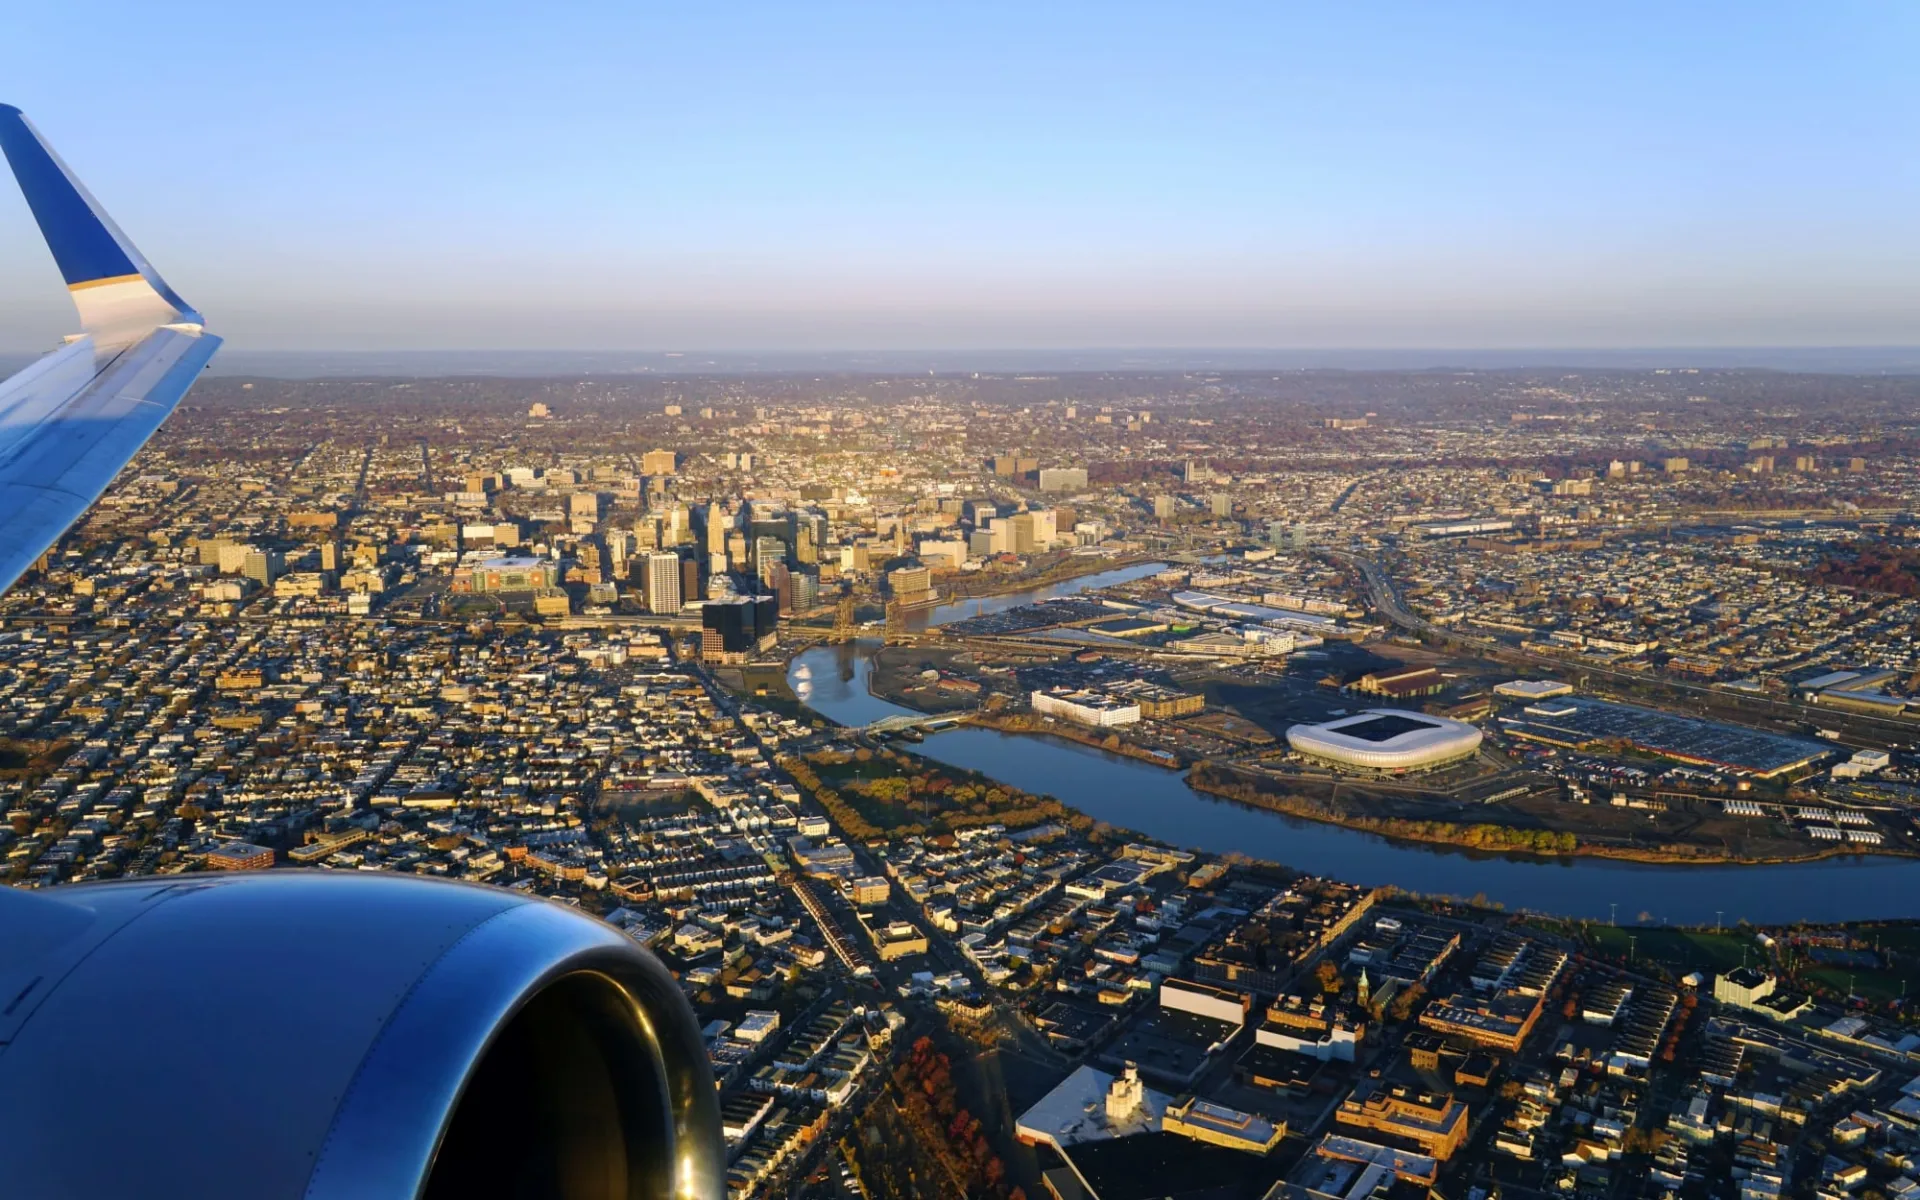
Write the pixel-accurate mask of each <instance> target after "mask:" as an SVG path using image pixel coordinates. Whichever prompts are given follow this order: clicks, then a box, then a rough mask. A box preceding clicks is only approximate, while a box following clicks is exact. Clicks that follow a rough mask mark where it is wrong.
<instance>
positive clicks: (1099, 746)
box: [810, 557, 1916, 866]
mask: <svg viewBox="0 0 1920 1200" xmlns="http://www.w3.org/2000/svg"><path fill="white" fill-rule="evenodd" d="M1134 561H1138V562H1155V561H1159V560H1157V559H1155V558H1152V557H1146V558H1141V559H1138V560H1134ZM1129 565H1133V563H1132V562H1130V561H1122V562H1119V563H1106V564H1102V565H1100V566H1099V567H1098V569H1097V570H1089V571H1084V572H1078V573H1076V574H1098V573H1100V571H1105V570H1116V569H1120V568H1123V567H1125V566H1129ZM1072 577H1075V576H1074V575H1066V576H1062V577H1061V578H1072ZM1054 582H1058V580H1055V581H1054ZM1034 586H1044V584H1041V585H1036V584H1034V583H1033V581H1032V580H1021V581H1019V586H1017V587H1016V586H1011V585H1010V586H1009V587H1008V588H1007V589H1005V590H1008V591H1018V590H1023V589H1025V588H1031V587H1034ZM985 596H986V593H981V594H980V595H979V596H978V597H977V598H982V599H984V598H985ZM967 598H968V599H973V598H976V597H973V596H969V597H967ZM873 685H874V679H873V677H872V676H871V675H870V676H869V678H868V681H867V691H868V694H869V695H872V696H874V697H876V698H878V699H882V700H887V701H888V702H890V703H894V704H899V705H900V706H901V707H903V708H913V709H914V710H915V711H924V710H922V709H919V708H917V707H916V706H914V705H911V704H907V703H904V702H903V699H902V698H899V697H894V696H888V695H884V694H882V693H881V692H879V691H876V690H875V688H874V686H873ZM810 711H811V710H810ZM821 715H822V716H824V715H825V714H821ZM927 715H929V716H939V715H941V714H939V713H928V714H927ZM963 720H964V723H965V724H969V725H975V726H979V727H980V728H983V729H991V730H994V731H995V732H999V733H1006V734H1015V735H1024V736H1038V737H1052V738H1059V739H1060V740H1062V741H1066V742H1072V743H1074V744H1077V745H1082V746H1087V747H1089V748H1091V749H1094V750H1099V751H1101V752H1103V753H1107V754H1115V755H1119V756H1121V757H1124V758H1128V759H1131V760H1133V761H1136V762H1142V763H1146V764H1148V765H1150V766H1156V767H1159V768H1161V769H1163V770H1169V771H1184V772H1185V779H1186V784H1187V786H1188V787H1190V788H1192V789H1193V790H1194V791H1196V792H1200V793H1202V794H1204V795H1210V796H1215V797H1218V798H1220V799H1223V800H1231V801H1234V802H1235V803H1239V804H1245V805H1248V806H1250V807H1253V808H1260V809H1265V810H1267V811H1269V812H1275V813H1279V814H1281V815H1283V816H1290V817H1298V818H1300V819H1302V820H1307V821H1317V822H1319V823H1321V824H1323V825H1333V826H1337V827H1339V828H1342V829H1351V830H1353V831H1355V832H1357V833H1370V834H1373V835H1374V836H1376V837H1383V838H1386V839H1388V840H1389V841H1397V842H1404V843H1413V844H1420V845H1429V846H1451V847H1455V848H1457V849H1462V850H1469V851H1480V852H1483V853H1488V854H1517V855H1522V856H1525V857H1528V858H1534V859H1540V860H1566V859H1572V858H1598V859H1611V860H1614V861H1618V862H1634V863H1643V864H1647V865H1652V866H1663V865H1676V864H1693V865H1700V866H1784V865H1788V864H1792V863H1810V862H1819V861H1821V860H1824V859H1829V858H1849V857H1862V858H1864V857H1866V856H1867V855H1870V854H1874V855H1879V856H1882V857H1887V858H1913V857H1916V856H1914V855H1912V854H1908V853H1904V852H1901V851H1898V850H1889V849H1885V848H1881V849H1876V850H1863V849H1860V848H1857V847H1850V846H1845V845H1840V846H1820V847H1808V848H1807V851H1806V853H1804V854H1794V855H1742V854H1731V853H1727V852H1725V851H1716V850H1714V849H1712V848H1710V847H1706V846H1690V845H1687V844H1684V843H1669V844H1666V845H1663V846H1660V847H1635V846H1621V845H1611V844H1607V843H1602V842H1588V841H1582V840H1580V839H1579V838H1578V837H1577V836H1576V835H1575V834H1573V833H1572V832H1570V831H1567V830H1552V829H1524V828H1518V827H1515V826H1510V825H1500V824H1496V823H1493V822H1465V821H1431V820H1428V821H1423V820H1413V819H1409V818H1402V817H1381V816H1369V815H1365V814H1359V813H1343V812H1336V811H1333V810H1330V809H1328V808H1326V807H1325V806H1323V805H1321V804H1319V803H1317V802H1316V801H1313V800H1311V799H1309V798H1307V797H1303V796H1295V795H1292V794H1290V793H1285V792H1275V791H1271V790H1268V789H1264V788H1261V787H1259V786H1257V785H1256V784H1255V783H1254V782H1253V781H1251V780H1250V779H1248V777H1246V776H1244V775H1241V774H1240V773H1239V772H1236V771H1234V770H1233V769H1232V768H1231V767H1223V766H1220V765H1218V764H1214V763H1210V762H1206V761H1201V762H1199V763H1195V764H1192V765H1191V767H1190V769H1189V764H1188V763H1187V762H1185V761H1184V760H1182V759H1180V758H1179V757H1178V756H1177V755H1171V754H1161V753H1159V752H1155V751H1151V750H1147V749H1145V748H1144V747H1140V746H1136V745H1133V744H1132V743H1130V742H1128V741H1127V740H1126V739H1124V738H1122V737H1120V736H1118V735H1117V734H1112V733H1108V734H1105V735H1102V734H1100V733H1098V732H1096V731H1094V730H1091V729H1089V730H1085V731H1082V730H1079V729H1077V728H1074V727H1073V726H1070V725H1067V724H1065V723H1063V722H1057V721H1056V722H1053V723H1051V724H1045V723H1043V721H1042V718H1040V717H1038V716H1036V715H1033V714H1028V713H981V712H976V713H973V714H971V715H969V716H967V717H965V718H964V719H963ZM996 782H997V781H996ZM1001 786H1002V787H1005V788H1007V789H1008V790H1017V789H1013V788H1012V787H1011V785H1006V784H1002V785H1001ZM835 799H836V800H837V799H838V797H835ZM1047 799H1048V800H1050V801H1051V802H1052V803H1054V804H1059V805H1063V806H1064V807H1065V808H1067V809H1068V810H1070V811H1072V812H1074V813H1075V814H1076V815H1081V814H1079V810H1078V809H1074V808H1073V806H1072V805H1070V804H1066V803H1065V802H1064V801H1060V800H1057V799H1054V798H1052V797H1048V798H1047Z"/></svg>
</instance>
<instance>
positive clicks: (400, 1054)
mask: <svg viewBox="0 0 1920 1200" xmlns="http://www.w3.org/2000/svg"><path fill="white" fill-rule="evenodd" d="M722 1146H723V1143H722V1140H721V1133H720V1113H719V1105H718V1102H717V1099H716V1097H715V1094H714V1085H713V1075H712V1072H711V1070H710V1068H709V1066H708V1062H707V1055H706V1050H705V1048H704V1046H703V1044H702V1041H701V1037H700V1031H699V1027H698V1025H697V1023H696V1022H695V1019H694V1015H693V1011H692V1009H691V1008H690V1007H689V1006H688V1005H687V1002H686V999H685V998H684V997H683V996H682V995H681V993H680V990H679V987H678V985H677V984H676V983H675V982H674V980H673V978H672V976H670V975H669V974H668V973H667V971H666V968H664V967H663V966H661V964H660V963H659V961H658V960H657V959H655V958H654V957H653V956H652V955H650V954H648V953H647V952H646V951H644V950H642V949H641V948H640V947H639V946H637V945H635V944H634V943H633V941H632V940H631V939H629V938H627V937H624V936H622V935H621V934H620V933H619V932H618V931H616V930H614V929H613V928H611V927H610V926H608V925H606V924H604V923H602V922H600V921H597V920H595V919H593V918H592V917H589V916H586V915H584V914H581V913H578V912H575V911H573V910H571V909H569V908H566V907H564V906H562V905H558V904H553V903H550V902H547V901H544V900H538V899H530V898H528V897H525V896H521V895H518V894H516V893H513V892H507V891H502V890H500V889H497V888H488V887H480V886H475V885H468V884H456V883H446V882H439V881H433V880H427V879H421V878H418V877H412V876H404V875H388V874H368V873H348V872H325V871H318V872H306V871H269V872H262V873H258V874H235V875H228V876H220V875H192V876H170V877H167V878H165V879H141V880H130V881H126V882H118V883H103V884H89V885H84V886H77V887H73V888H63V889H56V890H53V891H44V892H23V891H15V890H12V889H7V888H0V1171H4V1178H5V1185H4V1191H5V1192H6V1194H7V1195H8V1196H9V1197H19V1198H21V1200H29V1198H32V1200H38V1198H40V1197H68V1196H195V1197H228V1196H231V1197H250V1198H252V1197H299V1196H305V1197H309V1198H311V1200H336V1198H338V1200H347V1198H351V1200H367V1198H368V1197H386V1196H393V1197H427V1198H433V1200H437V1198H439V1197H454V1196H483V1195H484V1196H523V1197H542V1198H549V1197H550V1198H556V1200H575V1198H578V1200H587V1198H592V1200H602V1198H604V1197H631V1198H634V1200H641V1198H645V1200H652V1198H654V1197H663V1198H664V1197H675V1198H684V1200H709V1198H712V1200H718V1198H719V1197H721V1196H723V1195H724V1194H725V1181H724V1178H723V1172H724V1169H725V1168H724V1155H723V1150H722Z"/></svg>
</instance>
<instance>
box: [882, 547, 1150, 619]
mask: <svg viewBox="0 0 1920 1200" xmlns="http://www.w3.org/2000/svg"><path fill="white" fill-rule="evenodd" d="M1165 561H1166V560H1165V559H1164V558H1160V557H1158V556H1155V555H1152V554H1131V555H1127V556H1125V557H1123V558H1094V557H1091V556H1087V555H1080V556H1076V557H1072V558H1068V559H1066V560H1064V561H1062V562H1059V563H1055V564H1054V565H1052V566H1050V567H1048V568H1047V569H1046V570H1044V571H1041V572H1039V573H1037V574H1033V575H1004V574H1001V573H999V572H987V571H973V572H954V573H952V574H948V575H943V576H941V577H940V579H939V580H938V581H937V583H936V586H937V587H938V588H939V591H940V603H941V604H942V605H948V604H959V603H963V602H965V601H968V600H987V599H992V598H994V597H998V596H1005V595H1008V594H1010V593H1013V592H1036V591H1041V590H1044V589H1046V588H1050V587H1057V586H1058V585H1060V584H1063V583H1067V582H1070V581H1072V580H1075V579H1084V578H1085V577H1086V576H1088V575H1104V574H1106V573H1107V572H1108V571H1124V570H1126V569H1127V568H1128V567H1137V566H1140V565H1142V564H1144V563H1164V562H1165ZM909 615H913V614H909Z"/></svg>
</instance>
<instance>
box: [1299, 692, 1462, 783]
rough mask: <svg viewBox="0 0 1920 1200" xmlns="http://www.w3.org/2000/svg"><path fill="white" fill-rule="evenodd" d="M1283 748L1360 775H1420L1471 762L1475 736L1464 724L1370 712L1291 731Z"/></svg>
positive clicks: (1392, 711) (1388, 710)
mask: <svg viewBox="0 0 1920 1200" xmlns="http://www.w3.org/2000/svg"><path fill="white" fill-rule="evenodd" d="M1287 744H1288V745H1289V746H1292V747H1293V748H1294V750H1296V751H1298V752H1299V753H1300V754H1303V755H1305V756H1306V757H1308V758H1311V759H1317V760H1319V761H1321V762H1326V763H1332V764H1334V765H1335V766H1340V767H1346V768H1349V769H1355V768H1357V769H1359V770H1363V771H1385V772H1392V773H1395V774H1398V773H1400V772H1404V771H1425V770H1430V769H1432V768H1434V767H1439V766H1444V765H1446V764H1447V763H1452V762H1458V761H1460V760H1461V759H1464V758H1472V757H1473V755H1474V753H1475V752H1476V751H1478V750H1479V749H1480V731H1479V730H1478V729H1475V728H1474V727H1473V726H1471V725H1469V724H1467V723H1466V722H1464V721H1452V720H1448V719H1447V718H1446V717H1430V716H1428V715H1426V714H1425V713H1416V712H1406V711H1404V710H1401V709H1397V708H1370V709H1367V710H1366V711H1365V712H1360V713H1355V714H1353V715H1352V716H1346V717H1340V718H1339V719H1337V720H1333V721H1325V722H1322V723H1320V724H1318V725H1295V726H1292V727H1291V728H1289V729H1288V730H1287Z"/></svg>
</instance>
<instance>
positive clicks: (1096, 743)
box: [963, 713, 1187, 771]
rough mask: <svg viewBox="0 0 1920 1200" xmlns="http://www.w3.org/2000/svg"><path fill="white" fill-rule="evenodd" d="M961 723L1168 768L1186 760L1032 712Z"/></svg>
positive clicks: (978, 716) (983, 716) (981, 717)
mask: <svg viewBox="0 0 1920 1200" xmlns="http://www.w3.org/2000/svg"><path fill="white" fill-rule="evenodd" d="M963 723H964V724H967V725H978V726H979V727H980V728H982V729H992V730H996V731H998V732H1000V733H1021V734H1030V735H1033V736H1037V737H1053V738H1059V739H1060V740H1061V741H1063V742H1073V743H1075V744H1077V745H1081V746H1091V747H1092V748H1093V749H1095V750H1104V751H1105V752H1106V753H1108V754H1118V755H1121V756H1122V757H1124V758H1131V759H1134V760H1136V761H1139V762H1143V763H1147V764H1148V765H1150V766H1155V767H1161V768H1163V769H1165V770H1168V771H1179V770H1183V769H1185V767H1186V766H1187V761H1186V760H1185V759H1183V758H1181V757H1180V756H1179V755H1177V754H1173V753H1170V752H1163V751H1159V750H1149V749H1147V748H1146V747H1145V746H1137V745H1135V744H1134V743H1132V742H1129V741H1127V740H1126V739H1124V738H1122V737H1121V736H1120V735H1119V734H1115V733H1108V734H1106V735H1104V736H1103V735H1102V734H1101V733H1100V732H1099V731H1098V730H1093V729H1082V728H1080V727H1079V726H1077V725H1070V724H1067V723H1066V722H1063V721H1054V722H1052V723H1051V724H1049V723H1047V721H1046V719H1045V718H1044V717H1039V716H1035V715H1034V714H1032V713H974V714H972V715H971V716H968V717H967V718H966V719H965V721H964V722H963Z"/></svg>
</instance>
